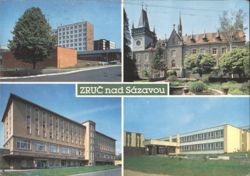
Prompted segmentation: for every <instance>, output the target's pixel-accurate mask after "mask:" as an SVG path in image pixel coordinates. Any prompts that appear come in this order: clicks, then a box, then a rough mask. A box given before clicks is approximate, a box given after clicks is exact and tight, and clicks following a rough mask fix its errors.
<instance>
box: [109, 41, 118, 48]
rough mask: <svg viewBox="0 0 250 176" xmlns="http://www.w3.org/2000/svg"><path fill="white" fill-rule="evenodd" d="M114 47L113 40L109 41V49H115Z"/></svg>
mask: <svg viewBox="0 0 250 176" xmlns="http://www.w3.org/2000/svg"><path fill="white" fill-rule="evenodd" d="M115 48H116V46H115V42H113V41H109V49H115Z"/></svg>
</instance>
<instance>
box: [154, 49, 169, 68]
mask: <svg viewBox="0 0 250 176" xmlns="http://www.w3.org/2000/svg"><path fill="white" fill-rule="evenodd" d="M163 52H164V50H163V49H162V48H161V46H157V47H156V51H155V57H154V59H153V60H152V69H153V71H157V72H158V71H165V69H166V64H165V62H164V59H163Z"/></svg>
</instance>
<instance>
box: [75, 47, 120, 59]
mask: <svg viewBox="0 0 250 176" xmlns="http://www.w3.org/2000/svg"><path fill="white" fill-rule="evenodd" d="M77 58H78V59H79V60H89V61H101V62H110V61H121V49H109V50H93V51H80V52H78V53H77Z"/></svg>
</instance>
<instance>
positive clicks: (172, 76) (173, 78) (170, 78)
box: [168, 75, 177, 81]
mask: <svg viewBox="0 0 250 176" xmlns="http://www.w3.org/2000/svg"><path fill="white" fill-rule="evenodd" d="M176 80H177V77H176V76H175V75H171V76H169V77H168V81H176Z"/></svg>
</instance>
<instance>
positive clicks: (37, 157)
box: [2, 94, 115, 169]
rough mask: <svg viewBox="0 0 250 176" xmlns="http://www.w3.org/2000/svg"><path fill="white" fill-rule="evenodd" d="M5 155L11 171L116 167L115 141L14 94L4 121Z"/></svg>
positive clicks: (90, 123)
mask: <svg viewBox="0 0 250 176" xmlns="http://www.w3.org/2000/svg"><path fill="white" fill-rule="evenodd" d="M2 122H3V126H4V149H6V150H8V152H6V151H5V153H4V154H3V155H2V157H3V158H4V160H5V161H6V162H7V163H8V164H9V167H10V168H11V169H18V168H47V167H67V166H83V165H95V164H114V160H115V139H113V138H111V137H109V136H106V135H104V134H102V133H100V132H98V131H96V127H95V126H96V124H95V122H93V121H86V122H84V123H78V122H75V121H73V120H71V119H68V118H66V117H64V116H62V115H60V114H58V113H55V112H53V111H51V110H48V109H46V108H44V107H42V106H39V105H37V104H35V103H33V102H30V101H28V100H25V99H23V98H21V97H19V96H17V95H14V94H11V95H10V98H9V100H8V103H7V106H6V109H5V112H4V115H3V118H2Z"/></svg>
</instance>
